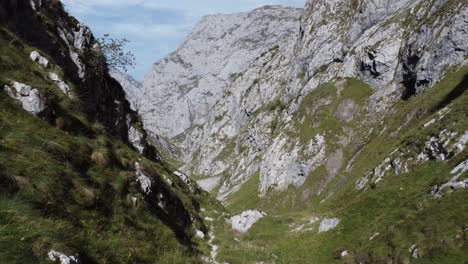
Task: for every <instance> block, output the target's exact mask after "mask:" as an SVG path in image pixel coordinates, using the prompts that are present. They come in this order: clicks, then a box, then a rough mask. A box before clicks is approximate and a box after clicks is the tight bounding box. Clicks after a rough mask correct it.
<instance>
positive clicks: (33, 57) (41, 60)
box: [29, 51, 49, 68]
mask: <svg viewBox="0 0 468 264" xmlns="http://www.w3.org/2000/svg"><path fill="white" fill-rule="evenodd" d="M29 57H30V58H31V60H32V61H34V62H37V63H39V64H40V65H42V66H43V67H45V68H48V67H49V60H48V59H46V58H45V57H43V56H41V54H39V52H37V51H32V52H31V54H30V55H29Z"/></svg>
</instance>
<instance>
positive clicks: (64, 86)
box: [49, 72, 72, 97]
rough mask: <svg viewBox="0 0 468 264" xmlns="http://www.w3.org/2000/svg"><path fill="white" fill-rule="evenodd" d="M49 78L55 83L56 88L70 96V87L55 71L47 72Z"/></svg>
mask: <svg viewBox="0 0 468 264" xmlns="http://www.w3.org/2000/svg"><path fill="white" fill-rule="evenodd" d="M49 78H50V79H51V80H52V81H54V82H55V83H56V84H57V86H58V88H59V89H60V90H61V91H62V92H63V93H64V94H66V95H67V96H68V97H72V95H71V90H70V87H69V86H68V84H67V83H66V82H64V81H62V80H61V79H60V77H59V76H58V75H57V74H56V73H54V72H49Z"/></svg>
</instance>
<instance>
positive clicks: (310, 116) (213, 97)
mask: <svg viewBox="0 0 468 264" xmlns="http://www.w3.org/2000/svg"><path fill="white" fill-rule="evenodd" d="M466 28H468V4H467V3H466V2H465V1H456V0H455V1H446V0H445V1H444V0H424V1H423V0H399V1H392V2H390V1H359V0H356V1H344V0H333V1H320V0H309V1H308V2H307V4H306V6H305V8H304V10H297V9H289V8H283V7H275V6H274V7H264V8H259V9H256V10H254V11H252V12H248V13H241V14H233V15H216V16H208V17H205V18H204V19H202V21H201V22H200V23H199V24H198V25H197V26H196V28H195V29H194V30H193V32H192V33H191V34H190V35H189V36H188V37H187V39H186V41H185V42H184V43H183V44H182V46H181V47H180V48H179V49H178V50H177V51H175V52H174V53H173V54H170V55H169V56H168V57H167V58H165V59H163V60H161V61H160V62H157V63H156V64H155V65H154V66H153V69H152V70H151V71H150V73H149V74H148V75H147V77H146V78H145V81H144V82H143V94H144V97H143V98H142V100H141V101H140V108H139V109H140V114H141V115H142V116H143V120H144V126H145V128H147V129H148V131H150V134H151V135H157V138H156V139H157V140H161V141H163V142H164V144H162V146H170V148H168V149H166V150H164V149H161V151H162V152H166V153H167V152H169V153H170V155H172V156H176V157H177V158H178V159H179V160H180V161H181V163H178V164H181V165H182V166H181V168H180V170H181V171H183V172H185V173H186V174H188V175H189V176H191V177H192V178H194V179H197V180H198V183H199V184H200V186H202V187H203V188H204V189H206V190H208V191H210V192H212V193H213V194H215V195H216V196H217V197H218V198H219V199H220V200H222V201H223V202H224V204H225V205H226V207H227V209H228V210H229V211H230V212H231V213H232V214H233V215H236V214H239V215H236V216H234V217H233V218H229V217H221V218H218V221H214V226H215V229H214V235H215V236H216V238H215V239H214V240H213V241H212V243H214V244H215V245H217V246H219V255H218V256H217V257H218V258H217V260H218V261H220V262H223V261H227V262H230V263H251V262H252V263H254V262H258V261H264V262H278V263H283V262H285V263H288V262H290V263H333V262H342V263H409V262H411V263H413V262H414V263H464V262H465V261H467V258H466V254H464V253H463V252H466V250H467V244H466V232H467V224H468V222H467V221H468V215H467V213H466V212H467V207H466V203H463V201H464V200H466V198H467V192H466V189H467V187H468V186H467V180H466V170H467V167H466V163H467V161H466V160H467V151H466V150H465V146H466V144H467V141H468V124H467V118H466V116H467V112H468V109H467V105H468V104H467V103H468V102H467V94H466V90H467V87H468V84H467V73H468V67H467V66H468V65H467V63H468V44H467V43H468V42H467V41H466V40H467V39H468V31H467V30H466ZM265 32H266V33H265ZM262 35H264V37H259V38H255V36H262ZM201 43H203V45H202V44H201ZM155 102H156V103H155ZM226 219H228V220H229V219H230V220H229V221H226ZM231 227H232V228H233V230H231Z"/></svg>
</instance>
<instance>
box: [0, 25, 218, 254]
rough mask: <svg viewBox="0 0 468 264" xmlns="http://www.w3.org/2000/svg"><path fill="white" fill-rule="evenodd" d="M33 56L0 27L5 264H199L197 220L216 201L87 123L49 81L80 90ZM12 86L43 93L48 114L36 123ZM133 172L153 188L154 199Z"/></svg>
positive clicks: (0, 221)
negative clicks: (52, 256)
mask: <svg viewBox="0 0 468 264" xmlns="http://www.w3.org/2000/svg"><path fill="white" fill-rule="evenodd" d="M51 45H52V43H51ZM32 50H38V51H39V52H41V50H40V49H37V48H34V47H31V46H29V45H28V44H26V43H25V42H23V41H22V40H21V39H20V38H18V37H17V36H16V35H15V34H13V33H11V32H9V31H8V30H7V29H5V28H3V27H0V263H50V262H49V261H47V253H48V252H49V251H50V250H55V251H59V252H63V253H65V254H67V255H73V256H77V257H79V259H80V260H81V261H82V262H83V263H197V262H199V255H200V254H201V253H200V250H203V245H202V244H203V241H202V240H201V239H198V238H195V232H196V230H202V231H205V232H206V227H205V226H204V225H203V223H202V221H201V218H200V216H199V211H200V209H201V208H200V207H201V205H203V204H204V203H205V202H208V201H212V198H211V197H209V195H208V194H206V193H204V192H198V191H193V190H191V188H190V187H189V186H188V185H187V184H185V183H184V182H183V181H182V180H181V179H180V178H179V177H176V176H175V175H174V174H173V171H174V170H175V169H174V168H172V167H171V166H169V165H167V164H166V163H163V162H156V161H153V160H149V159H146V158H144V157H143V156H142V155H140V154H138V152H137V151H136V150H135V149H134V148H132V147H131V146H130V145H129V143H128V142H124V141H123V140H122V138H121V137H119V136H116V135H111V134H109V133H108V132H107V129H106V128H105V127H104V125H103V124H101V123H99V122H98V121H96V120H93V119H90V118H89V116H88V115H87V114H85V113H84V112H83V108H82V102H81V101H80V98H79V97H77V96H74V97H72V98H69V97H67V96H66V95H65V94H64V93H63V92H61V91H60V89H59V88H58V87H57V86H56V84H55V83H54V82H53V81H51V80H50V79H49V77H48V74H49V72H55V73H57V74H58V75H59V76H60V77H61V78H62V79H63V80H64V81H66V82H67V84H69V85H70V87H71V89H72V92H73V93H74V94H75V93H76V91H77V90H78V89H81V87H80V84H79V83H78V84H77V83H74V82H73V81H72V80H71V79H69V78H67V76H66V74H65V73H64V72H62V70H61V69H60V67H58V66H55V65H56V64H55V62H54V60H53V58H52V57H50V56H48V54H46V53H44V52H41V54H42V55H43V56H45V57H47V58H48V59H49V60H50V61H51V63H52V64H53V66H52V67H51V68H48V69H46V68H44V67H42V66H40V65H39V64H37V63H33V62H32V61H31V59H30V58H29V54H30V52H31V51H32ZM12 81H18V82H21V83H25V84H28V85H31V86H32V87H33V88H36V89H38V90H39V92H40V93H41V94H42V95H43V96H44V99H45V101H46V102H47V111H46V112H47V113H44V115H41V116H40V117H36V116H33V115H31V114H29V113H27V112H25V111H24V110H23V109H22V108H21V105H19V104H18V103H17V102H16V101H15V100H14V99H12V98H10V97H8V96H7V94H6V93H5V92H4V91H3V87H4V85H10V83H11V82H12ZM75 95H76V94H75ZM106 96H112V95H111V94H109V95H106ZM136 162H139V163H140V164H141V168H142V171H143V172H144V173H145V174H146V175H148V176H149V177H151V179H152V180H153V188H152V193H151V194H149V195H146V194H144V193H143V192H142V190H141V187H140V184H139V183H138V182H137V181H136V173H135V170H136V168H135V163H136ZM135 201H136V202H135ZM214 204H216V203H214Z"/></svg>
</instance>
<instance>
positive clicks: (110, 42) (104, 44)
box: [97, 34, 136, 72]
mask: <svg viewBox="0 0 468 264" xmlns="http://www.w3.org/2000/svg"><path fill="white" fill-rule="evenodd" d="M97 42H98V44H99V49H100V52H101V53H102V55H104V57H105V59H106V62H107V65H108V66H109V67H111V68H114V69H120V70H122V71H124V72H127V69H128V67H131V68H134V67H135V61H136V59H135V55H133V53H131V52H130V51H125V46H126V45H127V44H128V43H129V42H130V41H129V40H127V39H126V38H122V39H116V38H112V37H110V35H109V34H104V36H103V37H101V38H99V39H97Z"/></svg>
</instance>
